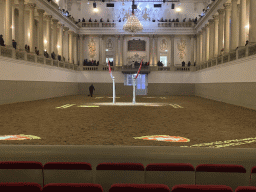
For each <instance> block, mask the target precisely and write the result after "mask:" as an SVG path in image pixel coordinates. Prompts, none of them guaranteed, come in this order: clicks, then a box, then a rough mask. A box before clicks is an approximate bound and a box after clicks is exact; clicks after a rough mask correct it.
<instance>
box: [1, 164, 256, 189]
mask: <svg viewBox="0 0 256 192" xmlns="http://www.w3.org/2000/svg"><path fill="white" fill-rule="evenodd" d="M255 173H256V167H253V168H252V170H251V174H250V179H249V178H247V176H246V175H245V174H246V170H245V168H244V167H243V166H241V165H226V164H201V165H198V166H197V167H196V169H195V168H194V167H193V166H192V165H191V164H189V163H155V164H154V163H153V164H148V165H147V166H146V169H145V168H144V166H143V164H141V163H100V164H98V165H97V167H96V177H93V174H92V166H91V164H90V163H84V162H49V163H46V164H45V165H44V166H43V165H42V163H40V162H34V161H7V162H0V182H34V183H39V184H40V185H41V186H42V187H43V186H44V185H47V184H49V183H97V184H100V185H101V186H102V187H103V189H104V191H109V189H110V187H111V185H112V184H114V183H134V184H155V183H158V184H165V185H167V186H168V187H169V188H170V189H171V188H172V187H173V186H175V185H180V184H190V185H195V184H196V185H227V186H229V187H231V188H232V190H235V189H236V188H237V187H238V186H256V177H255V176H256V174H255Z"/></svg>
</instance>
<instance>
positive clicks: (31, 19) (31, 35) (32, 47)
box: [27, 3, 36, 53]
mask: <svg viewBox="0 0 256 192" xmlns="http://www.w3.org/2000/svg"><path fill="white" fill-rule="evenodd" d="M27 5H28V8H29V29H30V30H29V46H30V52H31V53H34V52H35V43H34V37H35V34H34V26H35V19H34V11H35V6H36V4H34V3H29V4H27Z"/></svg>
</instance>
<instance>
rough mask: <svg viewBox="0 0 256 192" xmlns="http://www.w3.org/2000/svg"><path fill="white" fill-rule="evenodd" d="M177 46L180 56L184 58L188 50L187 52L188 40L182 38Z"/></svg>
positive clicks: (181, 58)
mask: <svg viewBox="0 0 256 192" xmlns="http://www.w3.org/2000/svg"><path fill="white" fill-rule="evenodd" d="M177 47H178V50H179V53H178V55H179V58H180V60H183V58H184V57H185V55H186V52H185V49H186V40H184V39H180V43H177Z"/></svg>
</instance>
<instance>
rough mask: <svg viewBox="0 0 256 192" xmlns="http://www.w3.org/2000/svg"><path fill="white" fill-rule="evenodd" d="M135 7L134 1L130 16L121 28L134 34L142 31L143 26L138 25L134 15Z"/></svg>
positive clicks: (138, 22)
mask: <svg viewBox="0 0 256 192" xmlns="http://www.w3.org/2000/svg"><path fill="white" fill-rule="evenodd" d="M136 8H137V6H136V5H134V0H133V1H132V15H130V16H129V17H128V19H127V21H126V23H125V24H124V26H123V30H125V31H128V32H132V33H136V32H139V31H142V29H143V26H142V24H141V23H140V21H139V19H138V18H137V17H136V16H135V15H134V9H136Z"/></svg>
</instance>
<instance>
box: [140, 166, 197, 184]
mask: <svg viewBox="0 0 256 192" xmlns="http://www.w3.org/2000/svg"><path fill="white" fill-rule="evenodd" d="M145 182H146V183H148V184H149V183H152V184H156V183H157V184H165V185H167V186H168V187H169V188H170V189H171V188H172V187H173V186H174V185H179V184H191V185H194V184H195V169H194V167H193V165H192V164H190V163H151V164H148V165H147V166H146V172H145Z"/></svg>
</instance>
